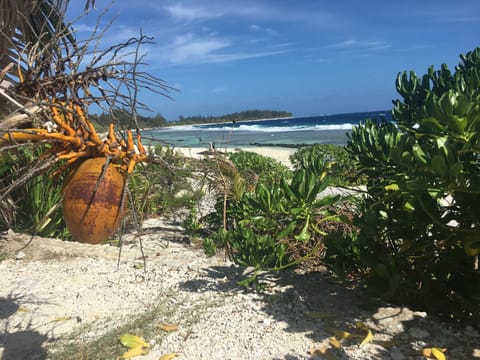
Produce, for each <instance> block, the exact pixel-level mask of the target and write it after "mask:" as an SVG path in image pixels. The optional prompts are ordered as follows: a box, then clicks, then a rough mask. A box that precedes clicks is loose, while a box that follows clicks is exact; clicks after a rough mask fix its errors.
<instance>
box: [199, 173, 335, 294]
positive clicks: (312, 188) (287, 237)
mask: <svg viewBox="0 0 480 360" xmlns="http://www.w3.org/2000/svg"><path fill="white" fill-rule="evenodd" d="M317 170H318V169H317ZM325 175H326V171H325V169H324V170H323V171H322V172H321V173H320V174H318V173H316V172H315V171H312V170H311V169H299V170H297V171H295V172H294V174H293V177H292V179H291V180H289V179H287V178H285V177H284V178H282V179H281V180H280V182H274V183H273V184H269V185H266V184H263V183H261V182H260V183H258V184H257V186H256V187H255V190H254V191H253V192H248V191H246V192H244V193H243V194H242V196H241V197H240V198H239V199H237V200H235V199H230V201H229V202H228V203H227V208H226V223H225V226H224V227H221V226H219V224H220V223H221V221H219V219H218V214H219V213H220V211H218V210H217V211H216V212H214V213H212V214H210V216H208V217H207V218H206V219H205V220H206V222H207V224H208V226H209V228H210V229H211V230H213V231H214V234H213V235H212V236H211V237H210V238H209V242H208V249H209V251H211V249H213V248H224V249H225V250H226V251H227V254H228V255H229V256H230V258H231V259H232V260H234V261H235V262H237V263H239V264H241V265H244V266H252V267H254V268H255V269H256V271H257V272H258V271H260V270H280V269H285V268H288V267H292V266H295V265H297V264H298V263H300V262H302V261H305V259H307V258H309V257H311V256H313V255H317V254H318V252H319V249H320V248H321V247H322V246H323V243H322V239H323V236H324V235H325V233H324V232H323V231H322V224H323V223H325V222H327V221H335V220H338V218H337V217H336V216H335V214H334V213H333V212H332V205H333V204H334V203H335V202H336V201H337V200H338V197H336V196H326V197H323V198H321V199H319V198H318V195H319V194H320V192H322V191H323V190H324V189H325V188H326V187H327V186H328V185H329V183H328V182H327V181H326V180H325V179H326V177H325ZM219 204H220V203H217V205H219ZM219 206H220V205H219ZM219 210H220V209H219ZM212 215H213V216H212ZM298 244H301V245H302V246H298ZM299 248H301V249H302V250H301V251H299ZM252 280H256V273H255V275H254V276H253V277H252V278H250V279H247V281H246V282H245V283H246V284H247V283H249V282H250V281H252Z"/></svg>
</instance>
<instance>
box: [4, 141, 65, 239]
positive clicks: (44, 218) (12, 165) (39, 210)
mask: <svg viewBox="0 0 480 360" xmlns="http://www.w3.org/2000/svg"><path fill="white" fill-rule="evenodd" d="M43 151H44V148H43V147H41V148H30V147H21V148H18V149H16V150H15V151H9V152H2V154H1V156H0V164H1V166H0V178H1V179H2V185H3V187H4V188H7V187H8V185H9V184H11V183H12V182H13V181H15V180H17V179H19V178H21V177H22V176H25V174H22V173H21V172H19V169H23V167H24V165H25V164H28V163H31V161H33V160H34V159H36V158H37V157H38V156H39V155H40V154H41V153H42V152H43ZM62 182H63V178H62V177H61V176H51V175H50V174H48V173H45V174H41V175H38V176H36V177H34V178H31V179H30V180H28V181H26V182H25V183H24V185H23V186H21V187H19V188H17V189H14V191H12V192H11V193H10V194H9V197H10V199H11V202H12V204H14V206H13V207H12V208H11V209H9V210H7V209H5V211H9V212H10V214H4V215H3V216H2V217H0V219H2V220H0V228H4V229H6V228H12V229H14V230H15V231H18V232H26V233H29V234H35V235H39V236H45V237H59V238H63V239H66V238H69V234H68V231H67V230H66V227H65V223H64V221H63V215H62V209H61V206H60V203H61V199H62ZM8 219H9V221H7V220H8Z"/></svg>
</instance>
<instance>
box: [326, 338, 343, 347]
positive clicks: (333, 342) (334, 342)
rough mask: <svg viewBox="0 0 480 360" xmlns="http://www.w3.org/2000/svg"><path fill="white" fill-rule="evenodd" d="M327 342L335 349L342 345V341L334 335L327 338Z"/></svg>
mask: <svg viewBox="0 0 480 360" xmlns="http://www.w3.org/2000/svg"><path fill="white" fill-rule="evenodd" d="M328 342H329V343H330V345H332V346H333V347H334V348H335V349H340V348H341V347H342V343H341V342H340V341H338V340H337V338H336V337H331V338H330V339H328Z"/></svg>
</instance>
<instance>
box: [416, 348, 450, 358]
mask: <svg viewBox="0 0 480 360" xmlns="http://www.w3.org/2000/svg"><path fill="white" fill-rule="evenodd" d="M445 351H447V349H444V348H436V347H431V348H424V349H422V355H423V356H425V357H426V358H429V359H437V360H446V359H447V357H446V356H445V354H444V352H445Z"/></svg>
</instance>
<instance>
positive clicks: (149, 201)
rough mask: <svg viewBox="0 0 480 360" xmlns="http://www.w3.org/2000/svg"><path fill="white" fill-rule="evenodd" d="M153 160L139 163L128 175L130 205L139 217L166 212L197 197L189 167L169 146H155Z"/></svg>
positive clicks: (169, 213) (174, 209)
mask: <svg viewBox="0 0 480 360" xmlns="http://www.w3.org/2000/svg"><path fill="white" fill-rule="evenodd" d="M154 152H155V158H156V159H155V161H151V162H149V163H146V164H143V165H141V166H138V167H137V168H136V169H135V171H134V173H133V174H132V176H131V177H130V183H129V185H130V186H129V188H130V192H131V195H132V202H133V208H134V209H135V211H136V212H137V213H138V214H139V216H140V217H141V218H148V217H150V216H158V215H163V216H169V215H171V214H173V213H174V212H175V211H176V210H178V209H181V208H188V207H190V206H191V204H192V202H196V200H197V198H199V197H200V190H199V189H194V188H193V187H192V182H191V181H190V179H191V178H192V171H193V170H192V169H191V168H189V166H188V164H185V162H184V159H183V158H181V157H179V156H177V155H176V154H175V152H174V151H173V149H172V148H170V147H162V146H160V145H157V146H156V147H155V150H154Z"/></svg>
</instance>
